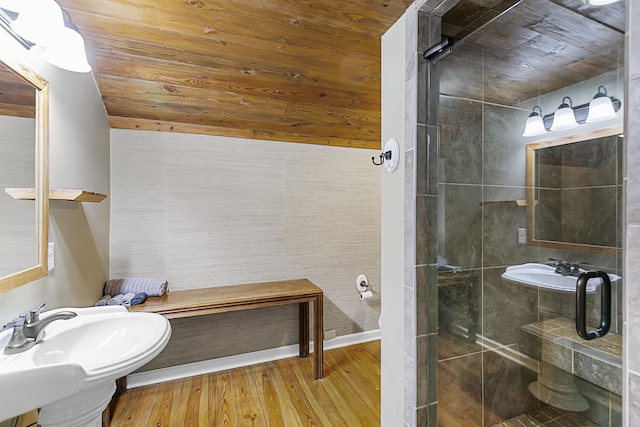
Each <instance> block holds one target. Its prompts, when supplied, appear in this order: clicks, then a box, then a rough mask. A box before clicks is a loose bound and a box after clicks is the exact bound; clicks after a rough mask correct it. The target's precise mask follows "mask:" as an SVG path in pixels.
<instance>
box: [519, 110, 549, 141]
mask: <svg viewBox="0 0 640 427" xmlns="http://www.w3.org/2000/svg"><path fill="white" fill-rule="evenodd" d="M536 108H537V109H538V111H539V113H538V112H536ZM545 133H547V129H546V128H545V127H544V120H542V109H541V108H540V107H539V106H537V105H536V106H535V107H533V109H532V111H531V114H529V118H528V119H527V122H526V123H525V125H524V133H523V134H522V136H538V135H544V134H545Z"/></svg>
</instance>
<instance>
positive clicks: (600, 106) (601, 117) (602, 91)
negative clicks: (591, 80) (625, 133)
mask: <svg viewBox="0 0 640 427" xmlns="http://www.w3.org/2000/svg"><path fill="white" fill-rule="evenodd" d="M617 115H618V114H617V113H616V112H615V110H614V109H613V101H612V100H611V98H609V97H608V96H607V88H606V87H604V86H598V93H596V95H595V96H594V97H593V100H591V102H590V103H589V114H588V115H587V119H586V122H587V123H597V122H604V121H605V120H611V119H613V118H615V117H616V116H617Z"/></svg>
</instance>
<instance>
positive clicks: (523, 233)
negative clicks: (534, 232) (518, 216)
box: [518, 228, 527, 243]
mask: <svg viewBox="0 0 640 427" xmlns="http://www.w3.org/2000/svg"><path fill="white" fill-rule="evenodd" d="M518 243H527V229H526V228H518Z"/></svg>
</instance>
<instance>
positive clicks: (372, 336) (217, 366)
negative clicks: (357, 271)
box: [127, 329, 381, 388]
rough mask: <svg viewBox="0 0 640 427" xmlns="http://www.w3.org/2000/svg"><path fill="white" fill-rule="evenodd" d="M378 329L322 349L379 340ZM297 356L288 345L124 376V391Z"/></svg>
mask: <svg viewBox="0 0 640 427" xmlns="http://www.w3.org/2000/svg"><path fill="white" fill-rule="evenodd" d="M380 336H381V334H380V329H374V330H371V331H365V332H358V333H355V334H349V335H341V336H339V337H336V338H332V339H330V340H327V341H325V342H324V349H325V350H331V349H332V348H339V347H346V346H349V345H354V344H360V343H364V342H369V341H375V340H379V339H380ZM309 347H310V351H313V342H311V343H310V344H309ZM297 355H298V345H297V344H294V345H287V346H283V347H277V348H271V349H268V350H261V351H254V352H251V353H244V354H238V355H234V356H227V357H220V358H217V359H211V360H204V361H202V362H194V363H186V364H184V365H177V366H170V367H167V368H161V369H154V370H152V371H144V372H138V373H134V374H130V375H128V376H127V388H136V387H142V386H145V385H151V384H158V383H162V382H165V381H171V380H178V379H181V378H187V377H192V376H195V375H203V374H209V373H212V372H219V371H224V370H227V369H233V368H240V367H243V366H249V365H255V364H258V363H264V362H271V361H274V360H279V359H286V358H287V357H296V356H297Z"/></svg>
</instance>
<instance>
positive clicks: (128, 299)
mask: <svg viewBox="0 0 640 427" xmlns="http://www.w3.org/2000/svg"><path fill="white" fill-rule="evenodd" d="M135 296H136V294H134V293H133V292H129V293H126V294H124V296H123V297H122V302H121V303H120V304H122V305H124V306H127V307H129V306H130V305H131V298H133V297H135Z"/></svg>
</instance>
